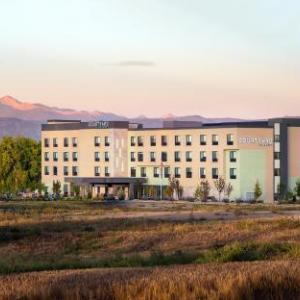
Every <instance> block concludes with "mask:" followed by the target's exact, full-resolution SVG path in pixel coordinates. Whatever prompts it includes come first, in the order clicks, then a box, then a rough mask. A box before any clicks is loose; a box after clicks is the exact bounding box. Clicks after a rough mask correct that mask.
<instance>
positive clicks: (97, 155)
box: [94, 152, 100, 161]
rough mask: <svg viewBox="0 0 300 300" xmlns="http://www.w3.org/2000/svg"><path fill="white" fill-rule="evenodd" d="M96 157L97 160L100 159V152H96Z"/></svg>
mask: <svg viewBox="0 0 300 300" xmlns="http://www.w3.org/2000/svg"><path fill="white" fill-rule="evenodd" d="M94 158H95V161H100V152H95V153H94Z"/></svg>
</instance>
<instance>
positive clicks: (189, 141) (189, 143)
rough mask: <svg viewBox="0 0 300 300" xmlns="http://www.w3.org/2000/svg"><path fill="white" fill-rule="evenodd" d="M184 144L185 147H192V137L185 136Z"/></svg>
mask: <svg viewBox="0 0 300 300" xmlns="http://www.w3.org/2000/svg"><path fill="white" fill-rule="evenodd" d="M185 144H186V145H187V146H191V145H192V136H191V135H189V134H188V135H187V136H186V137H185Z"/></svg>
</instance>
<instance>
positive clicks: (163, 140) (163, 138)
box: [161, 135, 168, 146]
mask: <svg viewBox="0 0 300 300" xmlns="http://www.w3.org/2000/svg"><path fill="white" fill-rule="evenodd" d="M161 145H162V146H167V145H168V140H167V136H166V135H162V136H161Z"/></svg>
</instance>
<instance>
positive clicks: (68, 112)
mask: <svg viewBox="0 0 300 300" xmlns="http://www.w3.org/2000/svg"><path fill="white" fill-rule="evenodd" d="M49 119H68V120H70V119H76V120H77V119H78V120H82V121H95V120H103V121H109V120H110V121H126V120H128V121H131V122H136V123H142V124H143V125H144V127H149V128H153V127H162V124H163V121H165V120H168V121H169V120H179V121H198V122H203V123H212V122H232V121H242V120H240V119H234V118H214V119H212V118H205V117H202V116H199V115H191V116H174V115H172V114H167V115H165V116H163V117H161V118H147V117H146V116H139V117H136V118H127V117H124V116H120V115H116V114H113V113H106V112H100V111H93V112H89V111H78V110H74V109H67V108H58V107H50V106H46V105H43V104H39V103H26V102H21V101H19V100H17V99H15V98H14V97H11V96H5V97H2V98H0V137H2V136H4V135H13V136H15V135H24V136H29V137H32V138H34V139H39V136H40V125H41V124H42V123H43V122H45V121H47V120H49Z"/></svg>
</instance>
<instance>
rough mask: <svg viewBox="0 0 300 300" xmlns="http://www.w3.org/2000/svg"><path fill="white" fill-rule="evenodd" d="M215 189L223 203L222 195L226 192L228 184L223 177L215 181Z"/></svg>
mask: <svg viewBox="0 0 300 300" xmlns="http://www.w3.org/2000/svg"><path fill="white" fill-rule="evenodd" d="M214 184H215V188H216V190H217V191H218V194H219V201H221V194H222V193H223V192H224V190H225V186H226V182H225V180H224V179H223V178H222V177H219V178H218V179H217V180H215V181H214Z"/></svg>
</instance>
